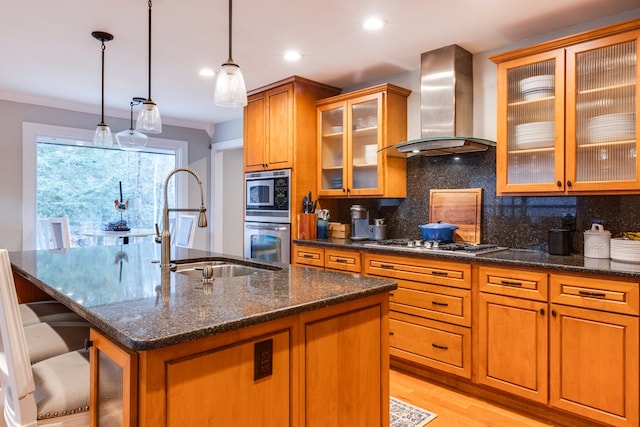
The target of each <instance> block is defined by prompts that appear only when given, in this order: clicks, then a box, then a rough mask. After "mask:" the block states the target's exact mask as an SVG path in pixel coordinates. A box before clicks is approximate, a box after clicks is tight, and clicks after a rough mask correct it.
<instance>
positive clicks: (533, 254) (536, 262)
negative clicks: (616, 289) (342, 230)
mask: <svg viewBox="0 0 640 427" xmlns="http://www.w3.org/2000/svg"><path fill="white" fill-rule="evenodd" d="M293 242H294V243H296V244H298V245H311V246H323V247H333V248H337V249H357V250H366V251H370V252H377V253H386V254H390V255H398V256H402V255H407V256H420V257H424V258H434V259H446V260H450V261H460V262H469V263H472V262H476V263H483V264H499V265H505V266H512V267H535V268H543V269H546V270H556V271H558V272H573V273H588V274H605V275H610V276H618V277H624V278H632V279H640V264H633V263H627V262H618V261H614V260H611V259H597V258H585V257H583V256H581V255H568V256H561V255H549V254H548V253H547V252H542V251H535V250H528V249H507V250H503V251H498V252H490V253H487V254H483V255H477V256H465V255H455V254H454V253H451V252H444V251H443V252H437V253H433V252H429V253H416V252H404V251H397V250H393V249H387V248H385V247H384V246H380V247H379V248H372V247H371V246H365V244H366V243H371V241H369V242H367V241H362V240H359V241H352V240H349V239H318V240H294V241H293Z"/></svg>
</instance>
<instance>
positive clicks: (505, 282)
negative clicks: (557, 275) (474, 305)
mask: <svg viewBox="0 0 640 427" xmlns="http://www.w3.org/2000/svg"><path fill="white" fill-rule="evenodd" d="M478 285H479V290H480V292H489V293H492V294H499V295H507V296H512V297H518V298H526V299H531V300H535V301H547V296H548V292H549V284H548V278H547V274H546V273H541V272H537V271H526V270H515V269H509V268H493V267H484V266H480V268H479V269H478Z"/></svg>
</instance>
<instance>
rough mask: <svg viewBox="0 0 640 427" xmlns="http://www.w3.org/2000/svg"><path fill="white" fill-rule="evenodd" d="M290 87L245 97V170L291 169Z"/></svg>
mask: <svg viewBox="0 0 640 427" xmlns="http://www.w3.org/2000/svg"><path fill="white" fill-rule="evenodd" d="M292 113H293V84H292V83H289V84H284V85H282V86H279V87H276V88H274V89H270V90H267V91H264V92H260V93H256V94H253V95H250V96H249V97H248V103H247V106H246V107H245V116H246V117H247V119H246V120H245V122H244V158H245V170H246V171H254V170H269V169H285V168H291V167H292V166H293V125H292V123H291V120H292V119H293V114H292Z"/></svg>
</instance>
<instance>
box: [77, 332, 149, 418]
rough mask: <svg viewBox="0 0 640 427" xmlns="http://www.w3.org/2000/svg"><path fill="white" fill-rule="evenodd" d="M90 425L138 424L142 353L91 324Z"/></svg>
mask: <svg viewBox="0 0 640 427" xmlns="http://www.w3.org/2000/svg"><path fill="white" fill-rule="evenodd" d="M90 339H91V343H92V345H91V349H90V355H91V356H90V357H91V380H90V386H91V388H90V399H91V400H90V403H89V408H90V424H89V425H90V426H91V427H97V426H112V427H118V426H122V427H129V426H137V425H138V419H137V416H138V414H137V410H136V408H137V404H138V400H137V398H138V392H137V391H138V355H137V354H136V353H134V352H132V351H130V350H127V349H124V348H122V347H120V346H119V345H117V344H115V343H113V341H111V340H110V339H108V338H106V337H105V336H104V335H102V334H101V333H100V332H98V331H97V330H95V329H93V328H91V332H90Z"/></svg>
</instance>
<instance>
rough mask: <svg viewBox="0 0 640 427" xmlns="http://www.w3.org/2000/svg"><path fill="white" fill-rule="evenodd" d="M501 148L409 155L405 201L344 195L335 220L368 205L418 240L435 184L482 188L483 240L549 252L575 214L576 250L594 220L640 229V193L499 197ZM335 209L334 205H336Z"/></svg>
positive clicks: (393, 228)
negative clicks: (553, 232) (554, 232)
mask: <svg viewBox="0 0 640 427" xmlns="http://www.w3.org/2000/svg"><path fill="white" fill-rule="evenodd" d="M495 158H496V152H495V148H493V147H490V148H489V149H488V150H487V151H486V152H481V153H468V154H461V155H460V156H459V157H454V156H437V157H424V156H414V157H411V158H409V159H407V197H406V199H344V200H340V201H339V202H338V203H337V210H338V212H332V217H331V220H332V221H339V222H342V223H348V222H350V216H349V207H350V206H351V205H353V204H361V205H364V206H366V207H368V208H369V218H370V220H371V222H373V219H374V218H385V220H386V221H385V222H386V223H387V224H388V225H387V237H388V238H401V237H409V238H419V237H420V230H419V229H418V227H417V226H418V224H424V223H427V222H429V190H430V189H431V188H479V187H480V188H483V207H482V241H483V243H492V244H497V245H501V246H508V247H511V248H522V249H540V250H545V251H546V250H547V241H548V231H549V229H552V228H561V227H562V226H563V221H562V218H563V216H565V215H574V216H575V223H576V231H575V232H573V233H572V248H573V252H575V253H583V244H584V239H583V234H582V233H583V232H584V231H585V230H587V229H589V228H590V227H591V222H592V220H602V221H604V226H605V229H606V230H609V231H611V233H612V236H613V237H616V236H617V235H619V234H620V232H622V231H630V230H633V231H637V230H640V196H571V197H567V196H556V197H512V196H500V197H498V196H496V179H495V177H496V166H495ZM334 210H335V209H334Z"/></svg>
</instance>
